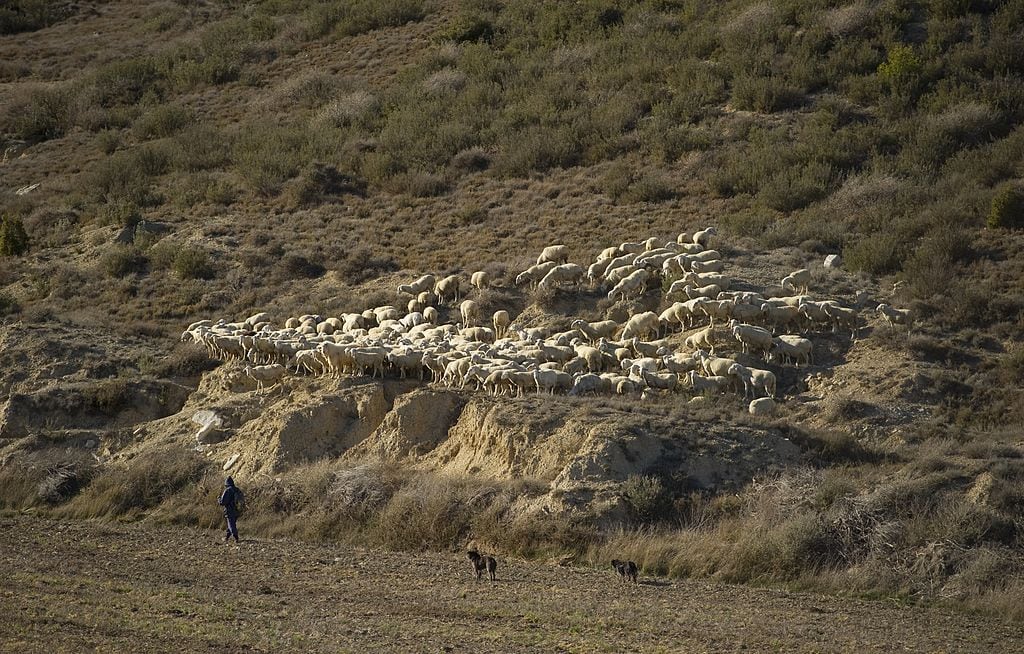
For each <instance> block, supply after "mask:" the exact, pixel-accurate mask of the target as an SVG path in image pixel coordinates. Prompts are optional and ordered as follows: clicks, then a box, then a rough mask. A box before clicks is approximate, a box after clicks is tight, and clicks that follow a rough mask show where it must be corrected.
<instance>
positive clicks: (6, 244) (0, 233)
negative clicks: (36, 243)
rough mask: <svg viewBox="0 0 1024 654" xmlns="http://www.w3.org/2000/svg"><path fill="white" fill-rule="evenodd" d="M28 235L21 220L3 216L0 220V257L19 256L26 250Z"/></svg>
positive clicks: (6, 215)
mask: <svg viewBox="0 0 1024 654" xmlns="http://www.w3.org/2000/svg"><path fill="white" fill-rule="evenodd" d="M28 244H29V241H28V233H27V232H26V231H25V224H24V223H23V222H22V220H21V218H19V217H18V216H15V215H13V214H4V215H3V218H2V219H0V256H5V257H12V256H19V255H22V254H24V253H25V251H26V250H28Z"/></svg>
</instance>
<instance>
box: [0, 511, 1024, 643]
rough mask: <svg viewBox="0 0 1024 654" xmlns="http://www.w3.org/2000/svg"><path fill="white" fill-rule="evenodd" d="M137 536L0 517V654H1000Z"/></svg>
mask: <svg viewBox="0 0 1024 654" xmlns="http://www.w3.org/2000/svg"><path fill="white" fill-rule="evenodd" d="M244 527H245V525H244V521H243V523H242V529H243V541H242V543H241V544H240V545H234V544H231V545H224V544H222V543H221V542H220V534H219V533H216V532H210V531H201V530H192V529H186V528H168V527H154V526H150V525H147V524H110V525H107V524H98V523H91V522H74V523H69V524H62V523H57V522H52V521H49V520H44V519H40V518H33V517H23V516H15V517H10V516H8V517H4V518H0V614H2V615H3V616H4V619H3V620H0V651H3V652H81V651H129V650H130V651H147V652H158V651H159V652H165V651H166V652H182V651H218V652H227V651H231V652H280V651H320V652H384V651H387V652H428V651H429V652H436V651H444V652H521V651H538V652H596V651H604V652H626V651H630V652H633V651H635V652H683V651H685V652H733V651H754V652H765V651H780V652H896V651H909V652H1012V651H1021V650H1022V649H1024V628H1022V627H1021V626H1018V625H1010V624H1006V623H1000V622H998V621H994V620H989V619H984V618H979V617H974V616H969V615H964V614H960V613H955V612H952V611H948V610H945V609H941V608H907V607H898V606H893V605H888V604H883V603H873V602H864V601H856V600H848V599H840V598H827V597H819V596H814V595H805V594H797V593H787V592H780V591H772V590H762V589H751V588H741V587H732V586H724V585H713V584H706V583H691V582H669V581H667V580H664V579H653V578H650V577H646V576H643V575H641V583H640V585H639V586H637V587H632V586H626V585H622V584H620V583H619V582H618V580H617V578H616V577H615V575H614V573H613V572H612V571H611V570H607V571H605V570H592V569H574V568H565V567H559V566H556V565H543V564H525V563H521V562H518V561H507V560H500V562H499V570H498V577H499V578H498V581H497V583H494V584H491V583H488V582H486V581H482V582H477V581H475V580H474V579H473V578H472V575H471V574H470V570H469V565H468V563H467V562H465V561H464V560H463V559H462V558H461V557H460V556H459V555H456V554H421V555H404V554H395V553H388V552H377V551H368V550H361V549H352V548H349V547H343V546H331V545H323V546H311V545H308V544H303V543H297V542H290V541H283V540H261V539H245V538H244Z"/></svg>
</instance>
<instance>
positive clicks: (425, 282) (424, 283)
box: [398, 275, 435, 296]
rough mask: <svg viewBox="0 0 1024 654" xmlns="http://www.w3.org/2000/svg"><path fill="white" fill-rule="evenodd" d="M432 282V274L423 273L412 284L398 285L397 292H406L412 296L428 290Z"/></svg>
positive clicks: (431, 286) (432, 284) (432, 285)
mask: <svg viewBox="0 0 1024 654" xmlns="http://www.w3.org/2000/svg"><path fill="white" fill-rule="evenodd" d="M434 282H435V279H434V276H433V275H423V276H422V277H420V278H418V279H417V280H416V281H414V282H413V283H412V284H403V285H401V286H399V287H398V293H399V294H402V293H406V294H408V295H414V296H415V295H419V294H420V293H422V292H423V291H429V290H430V289H431V288H433V287H434Z"/></svg>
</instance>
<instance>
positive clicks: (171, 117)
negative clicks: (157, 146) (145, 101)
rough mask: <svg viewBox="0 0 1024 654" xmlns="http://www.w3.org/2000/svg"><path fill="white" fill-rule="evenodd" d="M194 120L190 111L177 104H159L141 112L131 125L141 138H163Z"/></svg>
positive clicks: (136, 134) (137, 136)
mask: <svg viewBox="0 0 1024 654" xmlns="http://www.w3.org/2000/svg"><path fill="white" fill-rule="evenodd" d="M193 120H194V117H193V115H192V112H191V111H189V110H188V109H186V108H185V107H181V106H178V105H173V104H167V105H160V106H158V107H154V108H153V109H150V110H149V111H147V112H146V113H144V114H142V116H140V117H139V118H138V120H136V121H135V124H134V125H133V126H132V132H133V133H134V134H135V137H136V138H138V139H141V140H144V141H145V140H148V139H156V138H164V137H167V136H171V135H172V134H174V133H175V132H178V131H180V130H181V129H183V128H184V127H186V126H187V125H189V124H190V123H191V122H192V121H193Z"/></svg>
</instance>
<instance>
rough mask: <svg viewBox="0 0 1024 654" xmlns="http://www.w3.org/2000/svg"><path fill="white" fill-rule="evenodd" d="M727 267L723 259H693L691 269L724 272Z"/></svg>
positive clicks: (698, 271) (694, 270)
mask: <svg viewBox="0 0 1024 654" xmlns="http://www.w3.org/2000/svg"><path fill="white" fill-rule="evenodd" d="M724 269H725V262H724V261H722V260H721V259H712V260H711V261H691V262H690V270H691V271H693V272H695V273H698V274H699V273H707V272H722V270H724Z"/></svg>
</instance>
